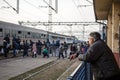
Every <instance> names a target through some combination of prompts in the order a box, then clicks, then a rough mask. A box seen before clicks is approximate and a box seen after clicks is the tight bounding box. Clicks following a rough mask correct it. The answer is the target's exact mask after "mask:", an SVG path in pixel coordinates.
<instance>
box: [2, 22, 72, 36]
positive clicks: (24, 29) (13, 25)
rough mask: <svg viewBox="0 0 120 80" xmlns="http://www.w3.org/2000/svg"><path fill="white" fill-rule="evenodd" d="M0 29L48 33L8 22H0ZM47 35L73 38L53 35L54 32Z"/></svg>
mask: <svg viewBox="0 0 120 80" xmlns="http://www.w3.org/2000/svg"><path fill="white" fill-rule="evenodd" d="M0 27H4V28H10V29H11V28H14V29H16V30H21V31H28V32H29V31H30V32H38V33H41V32H42V33H46V34H47V32H48V31H45V30H41V29H35V28H31V27H27V26H22V25H18V24H14V23H9V22H4V21H0ZM48 33H49V35H54V36H58V35H59V36H60V37H63V36H64V37H70V38H71V37H72V38H74V37H73V36H68V35H63V34H59V33H54V32H48Z"/></svg>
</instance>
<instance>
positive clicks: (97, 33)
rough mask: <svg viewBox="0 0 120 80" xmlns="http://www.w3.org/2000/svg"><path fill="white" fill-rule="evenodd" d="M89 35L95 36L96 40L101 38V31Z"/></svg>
mask: <svg viewBox="0 0 120 80" xmlns="http://www.w3.org/2000/svg"><path fill="white" fill-rule="evenodd" d="M89 35H90V36H91V37H93V38H94V39H95V41H96V40H99V39H101V35H100V33H99V32H91V33H90V34H89Z"/></svg>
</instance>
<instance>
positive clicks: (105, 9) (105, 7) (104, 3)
mask: <svg viewBox="0 0 120 80" xmlns="http://www.w3.org/2000/svg"><path fill="white" fill-rule="evenodd" d="M113 2H120V0H93V3H94V10H95V16H96V20H107V19H108V13H109V11H110V9H111V7H112V3H113Z"/></svg>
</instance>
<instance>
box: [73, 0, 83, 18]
mask: <svg viewBox="0 0 120 80" xmlns="http://www.w3.org/2000/svg"><path fill="white" fill-rule="evenodd" d="M72 1H73V3H74V5H75V7H76V9H77V10H78V12H79V14H80V16H81V15H82V12H80V10H79V9H78V7H77V5H76V3H75V1H74V0H72ZM81 18H82V19H83V16H81Z"/></svg>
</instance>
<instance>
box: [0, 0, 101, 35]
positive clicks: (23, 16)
mask: <svg viewBox="0 0 120 80" xmlns="http://www.w3.org/2000/svg"><path fill="white" fill-rule="evenodd" d="M6 1H7V2H8V3H9V4H10V5H11V6H13V7H14V8H16V1H17V0H6ZM45 1H46V2H48V3H49V0H45ZM52 1H53V2H52V7H53V8H55V6H54V5H55V0H52ZM91 2H92V0H58V13H55V12H54V11H53V12H52V21H53V22H87V21H88V22H94V21H95V16H94V11H93V6H88V7H80V5H93V4H92V3H91ZM43 6H45V7H43ZM0 20H1V21H7V22H12V23H16V24H18V21H25V22H26V21H31V22H32V21H34V22H35V21H36V22H38V21H41V22H48V7H47V4H46V3H45V2H44V0H20V8H19V14H17V13H16V12H15V11H14V10H13V9H12V8H10V6H9V5H8V4H6V3H5V1H4V0H0ZM34 27H35V26H34ZM83 27H84V26H72V31H73V34H72V35H78V36H79V37H83V36H80V35H84V34H83V33H82V30H83ZM35 28H40V29H44V30H46V26H36V27H35ZM70 29H71V28H70V27H69V26H53V29H52V30H53V32H60V31H70ZM87 29H89V31H92V30H97V31H98V30H99V26H97V27H96V26H93V25H92V26H89V27H87V26H86V27H85V30H87ZM76 30H77V31H78V30H80V33H75V31H76ZM87 31H88V30H87ZM62 33H63V32H62ZM64 34H69V33H64ZM69 35H71V34H69ZM84 37H85V36H84Z"/></svg>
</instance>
